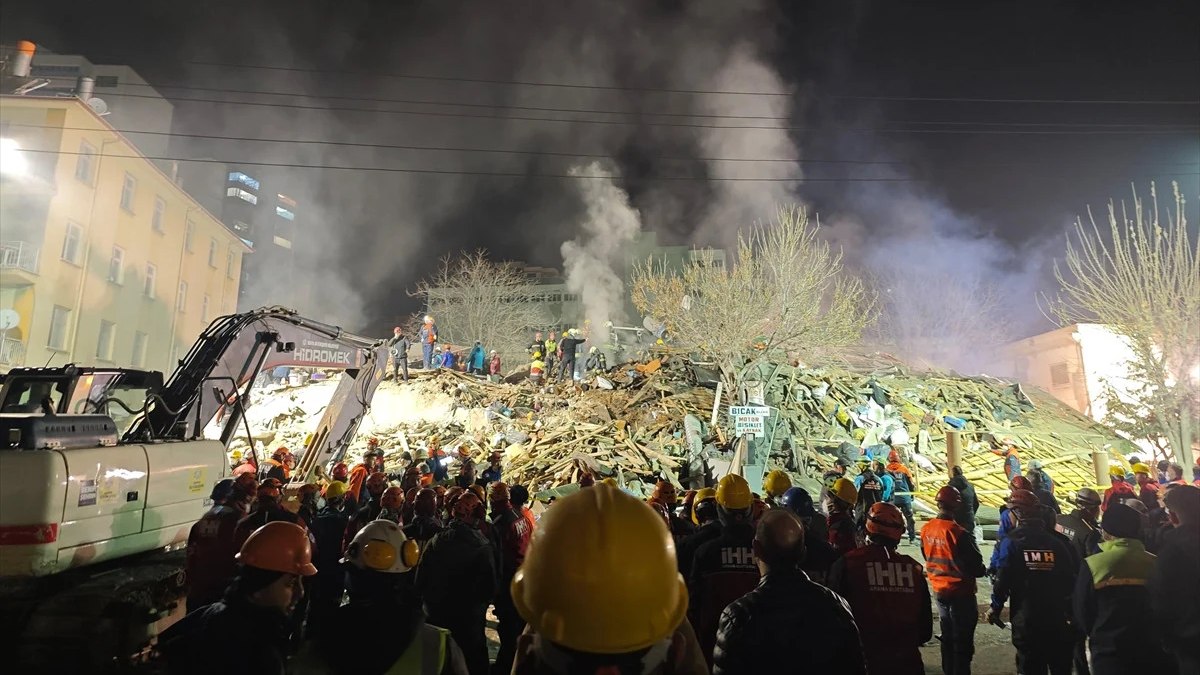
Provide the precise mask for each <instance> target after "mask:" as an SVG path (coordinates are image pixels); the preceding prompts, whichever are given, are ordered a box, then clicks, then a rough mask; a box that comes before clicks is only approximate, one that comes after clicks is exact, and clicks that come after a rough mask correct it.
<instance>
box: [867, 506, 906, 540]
mask: <svg viewBox="0 0 1200 675" xmlns="http://www.w3.org/2000/svg"><path fill="white" fill-rule="evenodd" d="M867 533H868V534H877V535H879V536H881V537H887V538H888V539H890V540H892V541H900V538H901V537H903V536H904V514H902V513H900V509H898V508H896V505H895V504H889V503H888V502H875V503H874V504H873V505H871V510H870V511H868V512H867Z"/></svg>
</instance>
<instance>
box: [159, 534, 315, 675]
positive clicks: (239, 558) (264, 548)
mask: <svg viewBox="0 0 1200 675" xmlns="http://www.w3.org/2000/svg"><path fill="white" fill-rule="evenodd" d="M234 559H235V561H236V562H237V563H238V567H237V575H236V576H235V577H234V579H233V582H232V583H230V585H229V588H228V590H227V591H226V592H225V596H224V598H223V599H222V600H220V601H218V602H214V603H212V604H211V605H208V606H206V607H203V608H201V609H198V610H196V611H194V612H191V613H189V614H188V615H187V616H185V617H184V618H183V619H181V620H180V621H179V622H177V623H176V624H175V625H173V626H171V627H170V628H168V629H167V630H166V631H164V632H163V633H162V635H160V636H159V640H158V649H159V651H160V652H161V653H162V655H163V657H164V660H165V662H166V665H167V671H168V672H169V673H172V674H180V675H212V673H227V672H246V673H255V675H284V673H285V672H286V670H287V667H286V663H287V652H288V629H289V628H290V623H289V616H290V615H291V613H292V609H293V608H294V607H295V605H296V603H298V602H299V601H300V599H301V598H302V597H303V596H304V589H303V586H302V585H301V583H300V580H301V579H302V578H303V577H309V576H312V575H314V574H316V572H317V568H316V567H314V566H313V564H312V543H311V542H310V541H309V538H308V533H307V532H305V531H304V528H303V527H300V526H299V525H296V524H295V523H286V522H279V521H274V522H270V523H267V524H266V525H263V526H262V527H260V528H258V529H257V530H255V531H254V532H253V533H251V534H250V536H249V537H247V538H246V543H244V544H243V545H242V547H241V549H240V551H239V552H238V554H237V555H236V557H235V558H234ZM231 638H232V639H231ZM231 664H232V668H233V670H232V671H231Z"/></svg>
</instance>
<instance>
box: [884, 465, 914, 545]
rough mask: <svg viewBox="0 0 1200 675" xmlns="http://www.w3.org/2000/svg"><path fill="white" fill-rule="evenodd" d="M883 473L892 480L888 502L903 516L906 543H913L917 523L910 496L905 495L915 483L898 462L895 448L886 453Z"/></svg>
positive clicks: (911, 490)
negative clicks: (905, 527)
mask: <svg viewBox="0 0 1200 675" xmlns="http://www.w3.org/2000/svg"><path fill="white" fill-rule="evenodd" d="M884 471H886V472H887V475H888V476H890V477H891V478H892V482H893V484H894V485H893V487H892V494H893V495H894V497H893V498H892V499H891V500H890V501H891V502H892V503H893V504H895V505H896V508H898V509H900V513H903V514H904V522H905V523H907V528H908V543H910V544H911V543H913V542H915V541H916V539H917V521H916V519H914V518H913V508H912V495H911V494H905V493H909V492H913V491H914V490H916V489H917V481H916V479H914V478H913V475H912V471H909V470H908V467H907V466H905V465H904V463H903V462H901V461H900V451H899V449H897V448H892V449H891V451H890V452H888V463H887V466H885V467H884Z"/></svg>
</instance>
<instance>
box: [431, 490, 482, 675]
mask: <svg viewBox="0 0 1200 675" xmlns="http://www.w3.org/2000/svg"><path fill="white" fill-rule="evenodd" d="M482 510H483V503H482V502H481V501H480V500H479V497H478V496H476V495H475V493H474V492H471V491H466V492H463V493H462V496H460V497H459V498H458V499H456V500H455V501H454V506H453V512H452V514H451V520H450V523H449V525H448V526H447V527H446V529H445V530H443V531H441V532H439V533H437V534H436V535H434V537H433V539H430V540H429V543H428V544H426V546H425V551H424V553H423V554H422V556H421V565H420V566H419V567H418V568H417V578H416V588H417V591H419V592H420V594H421V597H422V598H423V599H424V601H425V611H426V612H427V613H428V615H429V622H430V623H432V624H433V625H435V626H442V627H444V628H448V629H449V630H450V634H451V635H453V636H454V641H455V642H457V643H458V645H459V647H461V648H462V650H463V656H464V657H465V658H466V662H467V670H468V671H469V672H470V673H471V675H487V673H488V652H487V639H486V638H485V637H484V633H483V631H484V624H485V616H486V614H487V608H488V605H489V604H491V602H492V598H494V597H495V595H496V577H497V573H496V563H495V557H494V555H493V553H492V547H491V545H490V544H489V543H488V540H487V539H486V538H485V537H484V535H483V533H482V532H480V531H479V521H480V519H481V513H482Z"/></svg>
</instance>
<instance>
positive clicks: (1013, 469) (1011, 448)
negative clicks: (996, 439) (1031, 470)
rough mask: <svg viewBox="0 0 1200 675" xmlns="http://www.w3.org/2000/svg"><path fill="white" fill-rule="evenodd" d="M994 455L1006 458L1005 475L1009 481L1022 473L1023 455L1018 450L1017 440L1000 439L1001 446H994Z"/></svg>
mask: <svg viewBox="0 0 1200 675" xmlns="http://www.w3.org/2000/svg"><path fill="white" fill-rule="evenodd" d="M992 454H993V455H999V456H1000V457H1003V458H1004V477H1005V478H1006V479H1007V480H1008V482H1010V483H1011V482H1012V479H1013V478H1015V477H1017V476H1020V475H1021V455H1020V453H1018V452H1017V445H1016V442H1015V441H1013V440H1012V439H1011V438H1006V439H1004V440H1002V441H1000V447H999V448H992Z"/></svg>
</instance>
